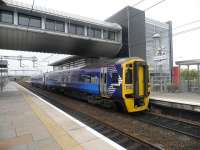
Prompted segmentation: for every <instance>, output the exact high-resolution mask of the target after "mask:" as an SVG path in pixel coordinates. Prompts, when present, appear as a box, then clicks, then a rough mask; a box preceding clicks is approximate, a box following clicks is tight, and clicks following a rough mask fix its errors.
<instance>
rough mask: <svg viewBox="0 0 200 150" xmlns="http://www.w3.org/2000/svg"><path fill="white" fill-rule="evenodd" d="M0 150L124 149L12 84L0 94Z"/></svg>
mask: <svg viewBox="0 0 200 150" xmlns="http://www.w3.org/2000/svg"><path fill="white" fill-rule="evenodd" d="M0 149H1V150H7V149H9V150H61V149H62V150H81V149H85V150H94V149H95V150H98V149H99V150H102V149H103V150H114V149H124V148H123V147H121V146H120V145H118V144H116V143H115V142H113V141H111V140H109V139H108V138H106V137H105V136H103V135H101V134H100V133H98V132H96V131H95V130H93V129H91V128H90V127H88V126H87V125H85V124H83V123H81V122H80V121H78V120H76V119H75V118H73V117H72V116H70V115H68V114H67V113H65V112H63V111H62V110H60V109H58V108H57V107H55V106H53V105H51V104H50V103H48V102H46V101H44V100H43V99H42V98H40V97H38V96H36V95H34V94H33V93H31V92H30V91H28V90H27V89H25V88H23V87H22V86H20V85H18V84H17V83H15V82H10V83H8V85H7V86H6V88H5V90H4V92H2V93H0Z"/></svg>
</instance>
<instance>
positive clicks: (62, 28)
mask: <svg viewBox="0 0 200 150" xmlns="http://www.w3.org/2000/svg"><path fill="white" fill-rule="evenodd" d="M56 31H60V32H64V31H65V24H64V22H56Z"/></svg>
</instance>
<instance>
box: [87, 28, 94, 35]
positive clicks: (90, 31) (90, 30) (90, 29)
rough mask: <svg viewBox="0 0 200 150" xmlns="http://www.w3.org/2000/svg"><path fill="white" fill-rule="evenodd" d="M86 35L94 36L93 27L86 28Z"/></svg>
mask: <svg viewBox="0 0 200 150" xmlns="http://www.w3.org/2000/svg"><path fill="white" fill-rule="evenodd" d="M87 35H88V36H89V37H94V29H92V28H88V30H87Z"/></svg>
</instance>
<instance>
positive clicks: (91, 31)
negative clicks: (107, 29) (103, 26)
mask: <svg viewBox="0 0 200 150" xmlns="http://www.w3.org/2000/svg"><path fill="white" fill-rule="evenodd" d="M88 36H89V37H95V38H101V30H100V29H95V28H88Z"/></svg>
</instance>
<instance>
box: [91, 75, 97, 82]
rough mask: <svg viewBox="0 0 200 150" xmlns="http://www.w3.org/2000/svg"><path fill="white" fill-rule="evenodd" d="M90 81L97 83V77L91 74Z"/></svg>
mask: <svg viewBox="0 0 200 150" xmlns="http://www.w3.org/2000/svg"><path fill="white" fill-rule="evenodd" d="M91 83H94V84H97V83H98V77H97V76H95V75H92V76H91Z"/></svg>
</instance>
